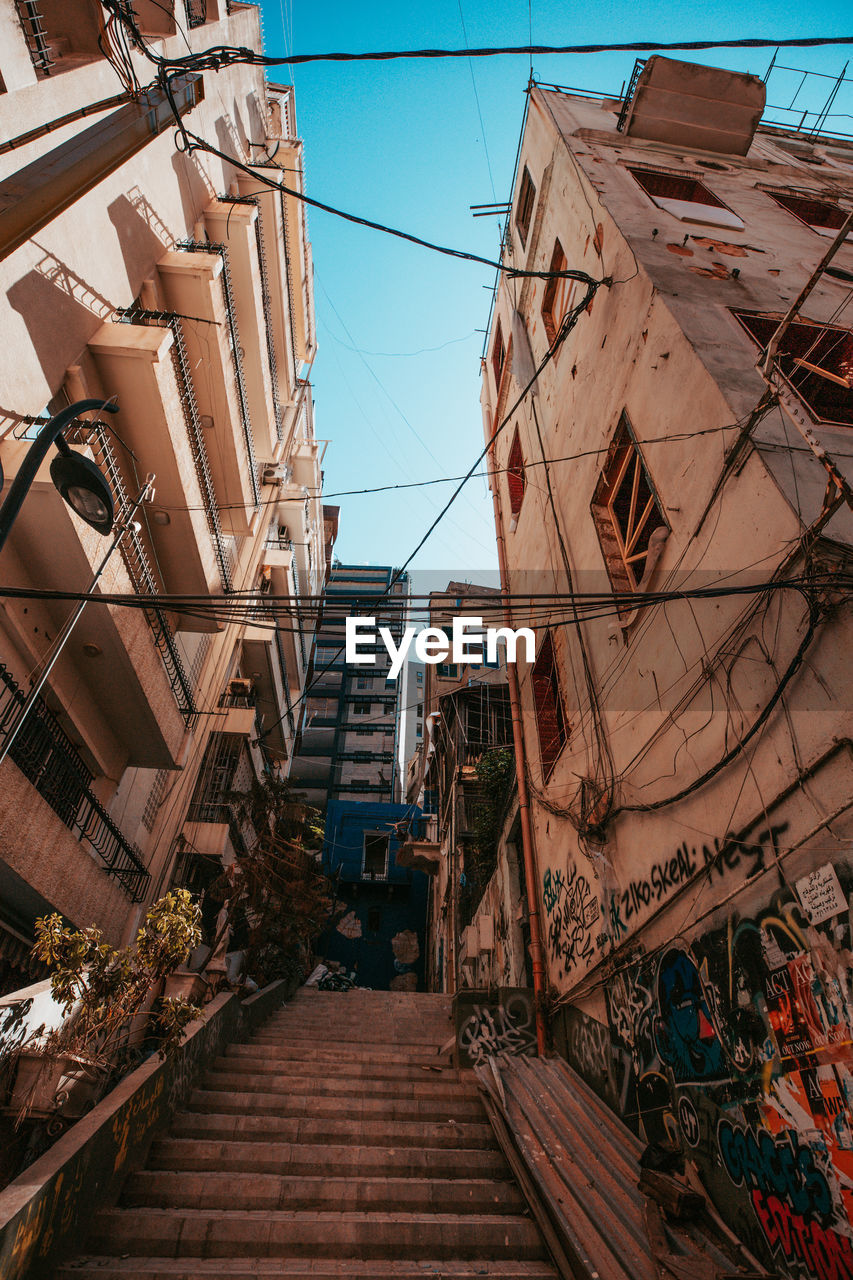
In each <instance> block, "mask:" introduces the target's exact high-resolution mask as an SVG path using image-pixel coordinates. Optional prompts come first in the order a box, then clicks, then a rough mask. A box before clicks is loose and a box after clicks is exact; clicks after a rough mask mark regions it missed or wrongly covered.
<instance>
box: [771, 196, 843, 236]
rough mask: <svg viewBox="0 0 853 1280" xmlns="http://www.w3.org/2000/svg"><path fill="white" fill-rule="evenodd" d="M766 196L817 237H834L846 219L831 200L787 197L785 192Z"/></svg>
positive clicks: (812, 197)
mask: <svg viewBox="0 0 853 1280" xmlns="http://www.w3.org/2000/svg"><path fill="white" fill-rule="evenodd" d="M767 194H768V195H769V196H771V197H772V198H773V199H774V200H775V201H776V203H777V204H779V205H781V206H782V208H783V209H787V210H788V212H789V213H792V214H793V215H794V217H795V218H799V220H800V222H804V223H805V224H806V226H807V227H811V229H812V231H816V232H817V233H818V235H825V236H826V235H828V236H834V235H835V233H836V232H837V231H839V230H840V229H841V227H842V226H843V224H844V219H845V218H846V217H847V212H846V210H844V209H840V208H839V207H838V205H837V204H833V203H832V201H831V200H818V199H816V198H815V197H814V196H807V195H801V196H794V195H788V194H787V192H785V191H768V192H767Z"/></svg>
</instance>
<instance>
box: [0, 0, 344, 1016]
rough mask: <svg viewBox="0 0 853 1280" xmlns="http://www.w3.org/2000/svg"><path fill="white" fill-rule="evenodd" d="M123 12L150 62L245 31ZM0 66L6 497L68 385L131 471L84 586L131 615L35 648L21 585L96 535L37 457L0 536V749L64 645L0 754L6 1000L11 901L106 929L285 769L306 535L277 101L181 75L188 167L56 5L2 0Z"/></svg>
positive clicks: (297, 335)
mask: <svg viewBox="0 0 853 1280" xmlns="http://www.w3.org/2000/svg"><path fill="white" fill-rule="evenodd" d="M133 7H134V10H135V12H136V15H137V18H138V22H139V26H140V28H141V34H142V37H143V38H144V42H145V43H147V44H148V46H149V47H150V48H151V49H152V50H153V51H154V52H155V53H158V54H164V55H166V56H182V55H185V54H186V53H187V49H188V46H189V48H190V49H191V50H192V51H193V52H197V51H200V50H203V49H206V48H209V47H210V46H214V45H227V46H229V47H245V48H249V49H253V50H257V51H260V50H261V47H262V46H261V31H260V16H259V10H258V8H257V7H256V6H253V5H247V4H237V3H230V2H228V3H227V2H226V0H192V3H190V0H187V3H186V5H185V4H184V0H175V3H174V5H173V4H172V3H171V0H169V2H168V3H167V4H165V5H162V4H156V5H155V4H149V3H136V4H135V5H134V6H133ZM120 52H121V55H122V56H121V57H120V56H119V53H120ZM106 54H109V55H110V56H109V57H107V56H105V55H106ZM122 59H123V60H122ZM128 68H132V72H133V74H134V75H135V77H136V79H137V82H138V85H139V86H141V89H140V90H139V91H138V92H133V93H127V92H123V91H122V83H121V82H120V78H117V69H118V71H119V72H120V73H121V76H123V77H124V78H125V81H126V80H127V77H128ZM0 76H2V85H3V89H4V92H3V93H2V95H0V136H2V137H3V139H5V140H6V141H5V142H4V143H3V144H2V146H0V277H2V285H0V308H2V332H3V342H2V344H1V345H0V385H2V388H3V392H2V397H0V459H2V465H3V471H4V474H5V478H6V483H7V489H6V492H8V485H9V482H10V481H12V480H13V479H14V477H15V475H16V473H17V472H18V469H19V468H20V466H21V464H22V462H23V459H24V457H25V456H26V454H27V452H28V450H29V448H30V445H31V442H32V440H33V439H34V437H35V436H36V435H37V434H38V432H39V430H40V429H41V428H42V426H43V425H44V423H45V422H46V421H47V419H48V418H49V417H50V416H51V415H53V414H55V413H57V412H58V411H61V409H62V408H63V407H66V406H68V405H69V404H73V403H75V402H77V401H81V400H86V399H94V400H99V399H103V400H107V399H109V398H111V397H115V398H116V403H117V406H118V412H117V413H114V414H110V413H108V412H106V411H104V412H100V413H97V412H92V413H87V414H85V415H83V417H82V418H81V419H78V420H75V421H74V422H73V423H72V425H71V426H70V428H69V429H68V430H67V431H66V433H65V439H66V441H67V443H68V445H70V446H71V448H72V449H73V450H76V451H77V452H78V453H82V454H83V455H85V456H86V457H87V458H89V459H91V460H92V461H93V462H94V463H95V464H96V465H97V467H98V468H99V469H100V470H101V472H102V473H103V474H104V475H105V476H106V478H107V481H108V484H109V487H110V490H111V495H112V500H113V503H114V506H115V510H116V516H117V518H118V519H119V521H121V520H126V519H127V517H128V514H129V513H130V512H131V511H132V508H133V506H134V503H135V501H136V498H137V497H138V495H139V493H140V492H141V490H142V489H143V488H144V486H145V481H146V477H147V476H148V475H149V474H153V476H154V480H153V489H154V492H153V496H149V500H148V501H146V502H145V503H144V504H143V505H142V506H141V507H139V509H138V511H137V512H136V515H135V518H134V520H133V522H132V523H130V524H129V525H128V526H127V528H126V531H125V532H124V534H123V536H122V538H121V540H120V543H119V545H118V548H117V549H116V551H115V552H114V554H113V555H112V556H111V557H110V559H109V561H108V563H107V566H106V569H105V571H104V574H103V576H102V577H101V579H100V581H99V583H98V586H97V588H96V594H101V593H103V594H107V595H110V596H131V595H132V596H134V597H136V598H137V599H136V604H137V606H139V607H132V608H129V607H121V606H120V605H119V604H117V603H109V604H104V603H97V602H94V603H90V604H88V605H87V607H86V609H85V611H84V613H83V614H82V616H81V618H80V620H79V622H78V623H77V625H76V626H75V627H74V629H73V630H72V631H71V632H70V634H68V636H67V637H62V635H61V629H62V627H63V624H64V623H65V621H66V619H67V618H68V617H69V615H70V613H71V610H72V607H73V605H74V602H73V601H69V600H67V599H64V598H62V597H59V598H46V597H45V596H44V595H43V594H39V593H45V592H47V593H49V592H59V593H63V592H71V593H74V592H78V593H85V592H86V591H87V590H88V589H89V587H90V583H91V581H92V579H93V576H94V573H95V570H96V568H97V566H98V565H99V563H100V561H101V559H102V557H103V556H104V553H105V551H106V550H107V548H108V546H109V544H110V541H111V537H112V536H113V535H110V536H108V537H103V536H101V535H99V534H98V533H96V532H95V531H94V530H93V529H92V528H91V527H90V526H89V525H88V524H86V523H84V522H83V521H82V520H80V519H79V518H78V516H77V515H76V513H75V512H73V511H72V510H71V508H70V507H69V506H68V505H66V503H65V502H64V501H63V499H62V498H61V497H60V494H59V493H58V492H57V490H56V489H55V488H54V486H53V484H52V483H51V478H50V474H49V460H50V456H53V455H54V454H55V450H53V449H51V450H50V455H49V457H48V459H46V460H45V462H44V464H43V465H42V466H41V468H40V469H39V471H38V473H37V475H36V477H35V481H34V483H33V485H32V487H31V488H30V490H29V492H28V493H27V495H26V497H25V499H24V501H23V505H22V507H21V510H20V514H19V515H18V517H17V519H16V521H15V523H14V526H13V527H12V529H11V532H10V535H9V538H8V540H7V542H6V544H5V546H4V547H3V550H2V566H0V583H2V584H3V585H4V586H6V587H16V588H23V589H24V590H25V591H26V590H33V591H34V592H35V593H36V594H35V595H33V596H26V595H24V596H22V597H16V598H9V597H4V598H3V599H2V601H0V648H1V649H2V655H1V656H2V667H0V725H2V730H3V735H4V736H3V742H5V740H6V737H7V736H8V735H10V733H11V731H12V730H13V729H14V727H15V725H16V723H17V720H18V717H19V715H20V713H21V708H22V706H23V705H24V699H25V697H26V696H27V694H28V691H29V690H30V688H31V686H32V684H33V682H34V681H36V680H37V679H38V676H39V673H40V672H41V671H42V670H43V668H44V665H45V664H46V663H47V662H48V661H49V660H50V659H51V658H52V657H53V656H54V650H55V648H56V646H57V637H60V639H63V640H64V643H63V644H62V647H61V651H59V653H58V657H57V660H56V664H55V666H54V667H53V668H52V670H51V672H50V675H49V679H48V681H47V683H46V684H45V686H44V688H43V690H42V691H41V694H40V696H39V697H38V698H36V699H35V700H34V701H33V702H32V703H31V704H28V714H27V719H26V720H25V721H23V722H22V725H21V728H20V730H19V731H18V733H17V736H16V738H15V740H14V741H13V742H12V743H11V747H10V750H9V754H8V756H7V757H6V758H5V759H4V760H3V763H2V765H0V773H2V777H0V957H2V959H0V981H2V983H3V984H4V988H5V990H7V991H8V990H13V989H15V988H17V987H21V986H23V985H25V983H26V981H27V980H29V979H30V978H31V976H32V972H31V970H29V969H28V965H27V959H26V956H27V952H28V949H29V946H30V944H31V940H32V928H33V921H34V920H35V918H36V917H37V916H39V915H42V914H43V913H45V912H49V911H59V912H60V913H61V914H62V915H63V916H65V917H66V918H67V919H68V920H69V921H70V922H72V923H73V924H74V925H77V926H85V925H89V924H96V925H98V926H100V927H101V928H102V929H103V930H104V933H105V935H106V937H107V938H108V939H109V940H111V941H114V942H115V941H118V940H120V939H122V938H127V937H128V936H130V935H131V934H132V931H133V929H134V927H135V925H136V923H137V921H138V920H139V918H140V915H141V913H142V912H143V910H144V908H145V906H146V904H147V903H149V902H150V901H152V900H153V899H154V898H155V897H156V896H157V895H159V894H160V893H162V892H163V891H164V890H165V889H166V888H168V887H169V885H170V884H172V883H175V882H176V880H177V882H179V883H186V884H195V883H196V882H197V880H198V875H199V869H200V868H201V867H203V866H207V867H210V866H211V865H213V866H215V865H217V863H218V862H219V861H220V860H221V859H223V858H224V859H225V860H226V861H227V860H228V859H229V858H231V857H233V856H234V851H235V847H239V842H240V832H239V829H238V826H237V824H236V823H235V820H234V815H233V813H232V812H231V811H230V809H229V806H228V804H227V801H226V799H225V797H226V795H227V793H228V792H229V791H230V790H232V789H242V788H245V787H246V786H247V785H248V782H249V780H250V779H251V777H252V776H253V775H255V776H261V777H262V776H266V775H269V776H273V777H286V776H287V775H288V773H289V769H290V760H291V752H292V745H293V741H294V737H295V733H296V730H297V728H298V723H297V722H298V716H299V713H300V703H299V700H300V697H301V694H302V691H303V688H304V683H305V674H306V670H307V665H308V661H309V658H310V646H311V637H312V626H313V622H312V606H311V599H312V597H316V596H317V595H318V594H319V592H320V591H321V590H322V585H323V581H324V578H325V573H326V562H327V561H326V554H327V548H326V546H325V545H324V519H323V510H322V506H321V502H320V486H321V473H320V460H321V456H322V454H321V450H322V448H323V444H322V442H318V440H317V439H316V437H315V433H314V423H313V416H312V415H313V410H312V397H311V386H310V383H309V381H308V377H309V373H310V369H311V364H312V361H313V358H314V354H315V348H316V342H315V330H314V303H313V291H312V263H311V246H310V242H309V239H308V233H307V226H306V218H305V206H304V204H303V203H302V202H301V201H300V200H299V198H298V192H299V191H301V189H302V183H303V149H302V143H301V141H300V139H299V136H298V133H297V129H296V118H295V111H294V95H293V90H292V88H290V87H288V86H281V85H271V84H267V83H265V81H264V78H263V74H262V72H261V71H260V70H259V69H257V68H254V67H250V66H240V65H235V66H232V67H229V68H225V69H221V70H219V71H218V72H214V71H204V72H203V73H196V72H191V73H188V74H186V75H182V76H181V77H180V78H179V79H177V80H176V81H174V82H173V96H174V107H175V110H176V111H177V112H178V113H179V114H180V115H181V118H182V120H183V122H184V124H185V125H186V127H187V128H189V129H190V130H191V131H192V132H193V133H194V134H195V135H197V136H198V137H199V138H201V139H203V140H204V141H205V142H208V143H210V144H212V145H213V146H214V147H215V148H216V149H217V150H218V151H219V152H221V153H222V157H220V156H217V155H213V154H210V153H208V152H206V151H204V150H195V151H194V152H192V153H191V154H189V153H187V151H186V149H185V148H184V147H182V146H181V145H180V139H179V137H178V135H177V132H176V127H175V125H176V122H175V119H174V116H173V114H172V110H171V108H170V104H169V103H168V102H167V101H166V99H165V97H164V94H163V91H162V90H161V88H160V87H159V86H158V85H157V84H156V83H152V82H153V81H154V69H153V67H152V64H151V63H150V62H149V61H148V59H147V58H146V57H145V55H144V52H143V51H142V49H141V48H140V47H137V46H136V45H134V44H133V42H132V41H130V40H124V41H123V42H122V41H120V39H119V32H118V28H117V26H116V23H115V20H114V19H111V18H109V15H108V13H107V12H106V11H103V10H102V9H101V6H99V5H92V4H89V3H83V0H62V2H61V3H60V2H59V0H45V2H44V3H40V4H39V5H37V6H36V5H34V4H30V3H27V2H25V0H19V2H17V3H16V2H15V0H2V4H0ZM146 86H147V87H146ZM223 157H224V158H223ZM232 158H233V160H234V161H236V162H239V163H241V164H243V165H247V164H251V165H252V166H253V168H254V173H255V174H257V175H258V177H255V176H254V175H253V173H247V172H245V171H244V170H241V169H239V168H238V167H237V165H236V164H235V163H232ZM261 179H264V180H265V181H262V180H261ZM282 184H284V186H286V187H288V188H289V189H290V191H291V192H296V193H297V194H287V193H286V192H285V191H284V190H282V189H280V188H281V186H282ZM326 524H327V529H331V527H332V525H333V524H334V521H331V523H330V519H327V522H326ZM331 536H333V534H332V535H331ZM246 593H248V596H249V599H248V600H246V599H245V598H244V597H245V595H246ZM176 596H180V597H185V598H186V599H187V601H188V603H187V604H186V606H185V607H182V608H177V607H175V601H174V597H176ZM270 598H275V600H276V604H275V607H274V608H273V607H272V606H271V605H270V603H269V599H270ZM213 604H215V605H216V607H215V608H212V607H210V606H211V605H213ZM2 745H3V743H2V742H0V747H2Z"/></svg>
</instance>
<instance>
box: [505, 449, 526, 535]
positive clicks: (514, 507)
mask: <svg viewBox="0 0 853 1280" xmlns="http://www.w3.org/2000/svg"><path fill="white" fill-rule="evenodd" d="M506 479H507V485H508V486H509V509H510V511H511V512H512V514H513V515H514V516H517V515H518V513H519V511H520V510H521V504H522V502H523V501H524V489H525V486H526V484H527V481H526V479H525V476H524V455H523V454H522V452H521V441H520V440H519V438H518V427H516V428H515V435H514V436H513V438H512V448H511V449H510V451H509V460H508V462H507V468H506Z"/></svg>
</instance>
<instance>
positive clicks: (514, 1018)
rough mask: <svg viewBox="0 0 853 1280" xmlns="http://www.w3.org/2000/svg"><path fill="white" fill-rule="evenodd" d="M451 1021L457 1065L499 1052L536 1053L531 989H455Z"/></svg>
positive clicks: (470, 1064) (469, 1064)
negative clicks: (453, 1027) (454, 1030)
mask: <svg viewBox="0 0 853 1280" xmlns="http://www.w3.org/2000/svg"><path fill="white" fill-rule="evenodd" d="M453 1022H454V1026H455V1028H456V1049H455V1052H454V1062H455V1063H456V1066H457V1067H471V1066H477V1065H478V1064H480V1063H483V1062H485V1061H486V1059H487V1058H489V1057H496V1056H497V1055H498V1054H502V1053H505V1054H509V1055H510V1056H521V1057H523V1056H525V1055H528V1054H534V1053H535V1052H536V1015H535V1012H534V1005H533V992H532V991H530V990H528V989H527V988H525V987H495V988H493V989H492V990H490V991H485V990H481V991H475V990H472V989H471V988H468V987H466V988H465V989H464V990H462V991H457V993H456V995H455V996H454V997H453Z"/></svg>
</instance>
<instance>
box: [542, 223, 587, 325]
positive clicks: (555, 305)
mask: <svg viewBox="0 0 853 1280" xmlns="http://www.w3.org/2000/svg"><path fill="white" fill-rule="evenodd" d="M568 265H569V264H568V262H567V261H566V255H565V253H564V252H563V246H562V245H561V244H560V242H559V240H555V241H554V251H553V253H552V254H551V265H550V267H549V268H548V270H549V272H552V273H553V272H555V271H565V270H566V268H567V267H568ZM577 283H578V282H577V280H569V279H568V278H567V277H566V276H562V277H560V276H558V277H556V278H555V277H554V276H553V274H552V276H551V279H550V280H549V281H548V283H547V284H546V286H545V296H544V297H543V299H542V320H543V322H544V325H545V333H546V334H547V336H548V342H549V344H550V343H552V342H553V341H554V339H555V338H556V336H557V334H558V333H559V332H560V325H561V324H562V323H563V319H564V318H565V315H566V312H567V311H568V310H569V309H570V308H571V305H572V301H573V299H574V294H575V290H576V289H577Z"/></svg>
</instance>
